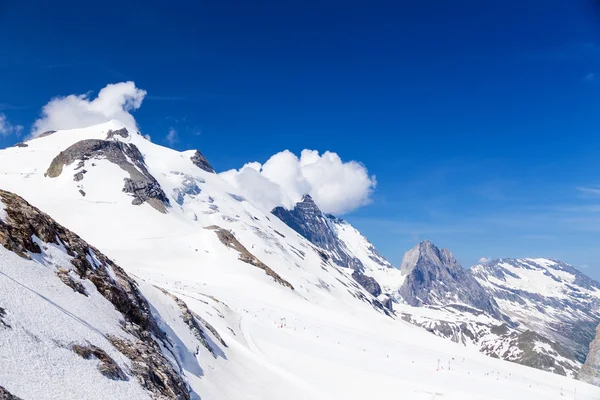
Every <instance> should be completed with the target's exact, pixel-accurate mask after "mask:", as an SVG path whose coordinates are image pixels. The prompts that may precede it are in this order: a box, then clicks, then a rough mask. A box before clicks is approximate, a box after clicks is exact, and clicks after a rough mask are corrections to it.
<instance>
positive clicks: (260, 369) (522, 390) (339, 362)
mask: <svg viewBox="0 0 600 400" xmlns="http://www.w3.org/2000/svg"><path fill="white" fill-rule="evenodd" d="M0 188H1V189H4V190H8V191H10V192H14V193H17V194H18V195H20V196H22V197H23V198H24V199H25V200H26V201H27V202H29V203H30V204H31V205H32V206H31V207H38V208H39V209H40V210H42V211H43V212H45V213H47V214H48V215H49V216H50V217H51V219H52V221H56V222H52V223H50V222H48V223H47V224H46V223H45V222H44V223H41V222H40V223H35V224H30V225H32V226H29V227H27V228H26V229H24V228H21V226H22V225H23V224H24V222H25V221H29V220H30V218H31V220H32V221H36V220H35V219H33V217H32V214H31V213H33V211H31V212H24V215H25V217H23V218H21V219H20V220H15V221H18V222H14V221H13V222H11V221H12V219H13V218H15V217H14V216H15V215H18V209H19V207H20V206H18V204H20V203H19V201H17V200H14V201H11V200H10V199H9V200H5V198H7V197H6V196H9V197H10V196H13V195H11V194H3V195H2V199H3V200H2V201H3V203H2V206H1V207H0V209H1V210H2V211H0V219H2V221H4V222H3V225H2V226H9V228H4V230H2V229H0V244H1V245H2V247H1V248H0V251H1V253H0V257H2V258H1V259H0V260H1V262H0V272H1V273H2V274H1V275H0V307H1V308H2V310H1V312H0V315H1V316H0V319H1V321H2V323H0V344H1V346H0V363H3V364H2V365H1V368H0V387H2V388H3V389H0V393H3V392H10V393H12V394H14V395H16V396H19V397H21V398H23V399H25V400H27V399H46V398H63V399H75V398H117V399H120V398H151V397H162V398H178V396H179V398H191V399H197V398H202V399H239V398H247V399H280V398H288V399H331V398H346V399H364V398H371V397H381V396H389V395H390V393H393V394H394V395H396V396H401V397H404V398H409V399H431V398H432V397H443V398H445V399H461V400H462V399H481V398H498V399H509V398H510V399H513V398H519V397H522V396H524V395H526V396H527V397H528V398H530V399H533V400H535V399H540V400H541V399H553V398H556V399H558V398H562V394H563V392H564V393H566V394H572V393H573V391H574V390H577V396H578V398H581V399H593V398H598V396H600V389H599V388H596V387H593V386H590V385H587V384H584V383H581V382H577V381H574V380H571V379H567V378H565V377H559V376H556V375H551V374H548V373H547V372H543V371H539V370H535V369H531V368H526V367H523V366H520V365H517V364H514V363H506V362H504V361H502V360H498V359H494V358H491V357H487V356H484V355H483V354H480V353H479V352H478V351H477V349H474V348H470V347H468V346H467V347H466V346H464V345H458V344H454V343H452V342H451V341H449V340H446V339H442V338H438V337H436V336H434V335H431V334H427V333H426V332H425V331H424V330H423V329H421V328H417V327H415V326H412V325H410V324H407V323H405V322H404V321H403V320H402V319H401V318H398V317H396V316H395V315H394V314H393V313H391V312H389V310H385V309H382V308H381V307H380V301H378V299H376V298H375V297H374V296H373V295H372V294H370V293H369V292H368V291H367V290H365V289H364V288H363V287H362V286H361V285H359V284H358V283H357V282H356V280H355V278H353V277H352V274H353V272H354V271H356V270H355V269H352V268H345V267H342V266H340V265H339V264H338V263H336V262H334V261H333V260H334V257H332V256H330V255H329V254H328V252H329V251H330V250H327V249H321V248H319V247H318V246H316V245H315V244H313V243H311V242H310V241H308V240H307V239H305V238H304V237H302V236H301V235H299V234H298V233H296V232H295V231H294V230H293V229H291V228H290V227H288V226H287V225H286V224H285V223H284V222H282V221H281V220H280V219H279V218H277V217H275V216H274V215H272V214H265V213H263V212H261V211H260V209H258V208H256V207H254V205H252V204H251V203H250V202H249V201H248V200H246V199H245V198H243V197H242V196H240V194H239V193H236V190H235V189H234V188H233V187H231V186H230V185H229V184H228V183H227V182H225V181H224V180H223V179H222V178H221V177H220V176H219V175H218V174H215V173H214V170H213V168H212V167H211V166H210V164H209V163H208V161H207V160H206V159H205V158H204V157H203V156H202V155H201V154H200V153H199V152H197V151H186V152H178V151H174V150H171V149H168V148H165V147H161V146H158V145H156V144H153V143H151V142H150V141H148V140H146V139H145V138H144V137H143V136H142V135H140V134H138V133H134V132H128V131H126V130H124V129H123V125H122V124H120V123H118V122H116V121H112V122H109V123H105V124H102V125H98V126H94V127H89V128H85V129H74V130H67V131H58V132H52V133H48V134H46V135H42V136H40V137H38V138H36V139H33V140H30V141H27V142H24V143H22V144H19V145H18V146H15V147H11V148H8V149H5V150H2V151H0ZM3 193H4V192H3ZM15 199H16V197H15ZM23 204H27V203H23ZM23 207H25V206H23ZM35 212H37V213H39V214H40V215H42V214H41V213H40V212H39V211H35ZM44 215H45V214H44ZM50 217H48V218H50ZM6 221H8V224H7V223H6ZM329 221H333V219H329ZM53 224H55V225H53ZM59 224H60V225H59ZM37 225H39V228H36V226H37ZM25 226H27V225H25ZM45 226H51V227H52V229H49V228H45ZM330 226H331V227H332V229H335V231H336V232H337V234H338V237H344V238H346V239H344V243H345V247H346V249H347V250H348V251H349V253H350V254H352V255H354V257H356V258H358V259H360V261H361V263H362V267H363V268H362V270H361V272H362V273H363V274H364V275H365V276H371V275H369V274H373V276H375V275H374V274H375V273H376V272H377V271H384V272H383V274H384V276H385V274H387V272H385V271H391V274H396V273H398V272H399V271H398V270H396V269H394V268H390V267H388V266H387V264H385V263H383V265H382V262H377V261H376V260H373V259H371V258H370V257H369V254H371V255H373V254H374V253H373V251H372V250H369V248H372V246H370V244H369V243H368V241H366V239H364V238H362V235H360V234H359V233H358V232H357V231H356V230H354V229H353V228H351V227H350V226H349V225H347V224H345V223H344V222H340V221H337V222H335V221H333V222H331V225H330ZM59 227H60V228H59ZM62 227H64V228H62ZM36 229H37V230H36ZM60 229H63V230H64V232H74V233H75V234H77V235H79V236H76V235H75V234H73V233H70V234H67V233H64V234H62V236H61V234H58V236H57V237H55V236H56V235H54V234H53V230H54V231H56V232H60ZM6 232H8V234H7V233H6ZM15 232H17V234H18V236H17V237H20V238H21V239H20V240H21V242H22V243H27V245H26V246H25V245H22V246H21V247H19V246H13V245H12V244H10V243H11V240H12V241H13V242H14V239H11V240H7V239H6V238H7V237H10V236H9V235H13V236H14V235H15ZM69 235H72V237H73V238H74V237H77V238H79V237H80V238H81V239H77V240H75V239H69V240H67V239H64V237H69ZM343 235H347V236H343ZM363 239H364V240H363ZM350 242H352V243H351V244H350ZM31 243H36V246H37V247H34V246H33V245H32V244H31ZM83 243H85V244H83ZM11 246H13V247H11ZM369 246H370V247H369ZM21 248H23V249H24V250H23V249H21ZM11 249H21V250H17V252H18V253H19V254H21V255H25V257H27V256H29V257H30V259H27V258H23V257H21V256H19V255H17V254H15V253H14V252H13V250H11ZM38 251H39V252H38ZM363 251H364V253H362V252H363ZM365 255H366V256H365ZM88 256H89V258H88ZM373 257H374V258H375V259H377V257H376V256H375V255H373ZM83 260H85V262H84V261H83ZM369 260H370V261H369ZM63 270H64V271H63ZM390 276H392V275H390ZM8 277H10V278H12V279H14V280H16V281H17V282H18V283H17V282H15V281H13V280H11V279H10V278H8ZM403 278H404V277H403V276H402V275H401V274H400V277H397V276H396V275H394V279H398V280H397V282H396V283H397V286H396V287H400V286H401V285H402V283H403V281H404V279H403ZM375 279H376V280H377V279H381V278H375ZM381 281H382V282H383V281H384V280H383V279H381ZM121 285H123V286H124V288H125V289H128V290H130V291H131V293H132V295H130V296H125V297H126V298H127V299H129V300H128V301H133V300H132V299H134V300H135V302H134V303H131V307H122V306H121V305H120V304H121V302H120V301H119V299H120V297H118V296H117V297H115V294H114V292H119V291H118V290H117V288H118V287H120V286H121ZM385 286H386V285H385V284H381V287H382V290H383V291H385V290H384V289H385ZM392 286H394V285H391V284H390V285H389V287H392ZM81 287H83V289H81ZM111 288H112V289H111ZM134 288H136V289H135V291H134ZM125 289H123V290H125ZM82 291H85V293H87V296H86V295H85V294H84V293H81V292H82ZM119 293H121V292H119ZM133 293H139V295H138V294H133ZM124 304H130V303H124ZM144 304H147V308H145V307H146V306H144ZM396 306H398V307H399V308H400V307H406V308H407V309H408V308H409V309H411V310H412V311H413V312H417V311H419V310H420V311H422V312H423V313H426V312H427V313H429V312H431V313H433V312H436V311H438V310H435V309H433V308H432V309H429V308H427V307H412V306H409V305H406V304H394V308H395V307H396ZM136 309H140V310H144V309H145V310H147V311H149V313H148V312H145V314H144V315H146V318H147V319H146V321H149V322H146V323H144V322H143V320H139V319H133V318H132V317H131V316H129V313H130V312H131V311H132V310H136ZM31 310H35V312H31ZM401 311H402V310H400V309H399V310H398V311H397V312H398V313H399V314H398V315H400V312H401ZM455 311H456V310H455ZM456 312H463V311H456ZM470 315H473V314H470ZM455 317H457V318H458V314H455ZM469 318H488V317H487V316H486V315H484V314H482V315H480V316H478V317H469ZM140 321H142V322H140ZM7 326H10V327H7ZM136 326H139V329H138V328H137V327H136ZM132 332H133V333H132ZM111 335H112V336H115V337H117V338H120V340H129V342H128V343H133V345H132V346H119V345H115V343H121V342H119V341H116V342H115V343H113V342H111V341H110V339H109V336H110V337H112V336H111ZM136 335H137V336H136ZM74 345H77V346H81V347H82V348H80V347H75V349H76V350H74V348H73V346H74ZM144 346H146V347H151V348H152V349H148V351H152V352H153V353H151V354H150V355H148V354H145V353H144V351H146V350H143V351H142V350H139V349H138V348H145V347H144ZM98 349H101V350H102V351H103V352H100V351H99V350H98ZM104 353H106V355H107V356H108V357H110V359H112V360H113V361H114V364H113V363H111V362H108V361H109V359H108V358H107V357H105V355H104ZM145 356H146V357H145ZM47 357H51V358H50V359H51V360H52V362H51V363H47V362H46V361H45V360H47V359H48V358H47ZM148 358H149V360H148ZM163 358H164V360H163ZM141 359H143V360H141ZM107 362H108V365H109V366H112V367H114V365H116V366H117V367H118V368H119V369H120V371H121V372H122V373H123V374H124V376H125V378H126V379H125V380H124V381H114V380H111V379H110V378H109V377H107V376H106V375H103V371H105V370H106V369H107V367H106V366H105V364H106V363H107ZM144 362H145V363H146V364H145V365H144ZM151 362H152V363H156V365H154V366H152V367H148V364H147V363H151ZM4 363H5V364H4ZM112 367H111V368H112ZM169 368H170V369H172V370H173V371H174V373H170V372H169V373H167V372H165V371H170V370H169ZM113 369H114V368H113ZM157 371H158V372H160V373H159V374H158V375H159V376H154V374H157ZM492 371H493V372H492ZM144 373H146V374H150V373H152V376H150V377H148V378H144V375H143V374H144ZM116 376H122V375H119V374H117V375H116ZM168 377H171V378H168ZM159 378H160V379H167V378H168V379H171V380H172V382H175V384H171V386H169V385H168V384H164V385H162V386H161V385H158V383H157V382H158V381H156V379H159ZM180 382H183V386H182V385H180ZM152 384H156V385H158V386H161V387H163V386H164V387H163V388H162V389H159V392H157V391H156V390H153V389H152V388H151V387H149V386H148V385H152ZM84 386H85V387H84ZM182 387H184V388H185V390H183V391H182V392H181V393H180V394H177V393H175V391H176V390H178V389H175V388H182ZM169 388H173V389H169ZM163 389H164V390H166V392H164V393H163V392H160V390H163ZM44 390H45V391H44ZM181 396H183V397H181Z"/></svg>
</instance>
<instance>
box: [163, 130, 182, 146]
mask: <svg viewBox="0 0 600 400" xmlns="http://www.w3.org/2000/svg"><path fill="white" fill-rule="evenodd" d="M165 140H166V141H167V143H168V144H169V146H173V145H174V144H175V143H177V142H179V134H177V131H176V130H175V129H174V128H169V133H167V136H165Z"/></svg>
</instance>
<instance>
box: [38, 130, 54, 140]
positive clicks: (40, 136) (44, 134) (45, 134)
mask: <svg viewBox="0 0 600 400" xmlns="http://www.w3.org/2000/svg"><path fill="white" fill-rule="evenodd" d="M53 133H56V131H46V132H43V133H40V134H39V135H37V136H36V138H37V139H39V138H43V137H46V136H50V135H52V134H53Z"/></svg>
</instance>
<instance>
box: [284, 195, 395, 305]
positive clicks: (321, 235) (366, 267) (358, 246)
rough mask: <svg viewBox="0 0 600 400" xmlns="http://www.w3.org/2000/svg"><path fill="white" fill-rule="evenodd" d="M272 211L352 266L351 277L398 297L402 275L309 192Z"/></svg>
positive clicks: (374, 291)
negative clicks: (321, 205) (287, 207)
mask: <svg viewBox="0 0 600 400" xmlns="http://www.w3.org/2000/svg"><path fill="white" fill-rule="evenodd" d="M272 214H273V215H275V216H277V217H278V218H279V219H281V220H282V221H283V222H285V223H286V225H288V226H289V227H290V228H292V229H293V230H294V231H296V232H297V233H298V234H300V235H301V236H302V237H304V238H305V239H307V240H308V241H309V242H311V243H312V244H314V245H315V246H318V247H319V248H321V249H322V250H325V252H326V254H327V257H329V258H331V259H332V260H333V262H334V263H335V264H336V265H338V266H340V267H342V268H349V269H352V270H353V271H352V277H353V278H354V279H355V280H356V281H357V282H358V283H359V284H360V285H361V286H363V287H364V288H365V289H366V290H367V291H368V292H369V293H371V294H372V295H373V296H375V297H378V296H380V295H381V294H382V293H383V294H384V295H385V296H384V297H385V299H384V301H386V302H387V303H388V304H389V302H388V301H387V299H389V298H390V297H391V298H394V297H396V293H397V290H398V287H399V286H400V285H401V284H402V282H403V281H404V277H403V275H402V274H401V273H400V271H399V270H397V269H396V268H394V266H392V264H390V263H389V262H388V261H387V260H386V259H385V258H384V257H383V256H382V255H381V254H380V253H379V252H378V251H377V249H375V246H373V244H372V243H371V242H369V240H368V239H367V238H365V237H364V236H363V235H362V234H361V233H360V232H359V231H358V230H357V229H356V228H354V227H353V226H352V225H350V224H349V223H348V222H347V221H344V220H343V219H341V218H336V217H335V216H333V215H331V214H325V213H323V212H321V210H320V209H319V207H318V206H317V205H316V204H315V202H314V201H313V199H312V197H310V195H304V196H303V198H302V200H301V201H300V202H298V203H296V205H295V206H294V208H293V209H291V210H287V209H285V208H284V207H276V208H275V209H273V211H272Z"/></svg>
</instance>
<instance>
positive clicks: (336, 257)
mask: <svg viewBox="0 0 600 400" xmlns="http://www.w3.org/2000/svg"><path fill="white" fill-rule="evenodd" d="M271 213H272V214H273V215H275V216H276V217H278V218H279V219H280V220H282V221H283V222H285V224H286V225H287V226H289V227H290V228H292V229H293V230H295V231H296V232H298V233H299V234H300V235H301V236H303V237H304V238H306V239H307V240H308V241H310V242H311V243H312V244H314V245H315V246H318V247H320V248H322V249H324V250H326V251H327V252H328V253H329V255H330V257H331V259H332V260H333V262H335V263H336V264H337V265H339V266H340V267H344V268H351V269H358V270H361V269H363V268H364V267H363V264H362V263H361V262H360V260H359V259H358V258H356V257H355V256H354V255H353V254H352V252H351V251H350V250H349V249H348V248H347V246H346V245H345V244H344V243H343V242H342V241H341V240H339V238H338V237H337V235H336V233H335V231H334V230H333V229H332V227H331V225H330V223H331V222H330V221H329V219H328V217H327V216H326V215H325V214H323V213H322V212H321V210H320V209H319V207H317V205H316V204H315V202H314V201H313V199H312V197H311V196H310V195H308V194H306V195H304V197H302V201H300V202H299V203H296V205H295V206H294V208H293V209H291V210H287V209H285V208H284V207H276V208H274V209H273V211H271Z"/></svg>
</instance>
